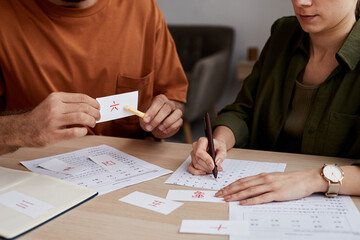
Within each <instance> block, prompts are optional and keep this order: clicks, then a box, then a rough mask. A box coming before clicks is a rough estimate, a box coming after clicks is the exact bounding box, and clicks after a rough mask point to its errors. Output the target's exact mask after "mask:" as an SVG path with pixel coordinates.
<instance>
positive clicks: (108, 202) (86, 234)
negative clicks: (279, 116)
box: [0, 136, 360, 240]
mask: <svg viewBox="0 0 360 240" xmlns="http://www.w3.org/2000/svg"><path fill="white" fill-rule="evenodd" d="M100 144H107V145H109V146H112V147H114V148H117V149H119V150H121V151H123V152H126V153H128V154H131V155H133V156H136V157H138V158H140V159H143V160H145V161H148V162H150V163H152V164H155V165H158V166H160V167H163V168H166V169H171V170H173V171H175V170H176V169H177V168H178V167H179V166H180V165H181V163H182V162H183V161H184V160H185V159H186V158H187V157H188V155H189V153H190V151H191V145H190V144H180V143H169V142H149V141H141V140H133V139H123V138H113V137H101V136H86V137H83V138H79V139H73V140H70V141H64V142H60V143H57V144H55V145H52V146H49V147H46V148H21V149H19V150H18V151H16V152H14V153H10V154H5V155H2V156H0V166H2V167H9V168H13V169H20V170H26V169H25V168H24V167H23V166H22V165H20V163H19V162H20V161H24V160H32V159H36V158H42V157H48V156H51V155H55V154H60V153H65V152H70V151H74V150H78V149H82V148H86V147H92V146H97V145H100ZM228 158H232V159H244V160H253V161H266V162H286V163H287V167H286V171H295V170H300V169H310V168H315V167H321V166H322V165H323V164H324V163H335V162H337V163H339V164H341V165H345V164H351V163H352V162H353V160H350V159H340V158H330V157H319V156H311V155H300V154H286V153H277V152H263V151H252V150H243V149H232V150H231V151H229V153H228ZM168 177H169V175H167V176H163V177H160V178H157V179H154V180H151V181H147V182H144V183H140V184H137V185H134V186H130V187H126V188H123V189H119V190H117V191H113V192H111V193H108V194H105V195H102V196H98V197H95V198H93V199H91V200H90V201H87V202H85V203H84V204H82V205H80V206H78V207H76V208H75V209H73V210H71V211H69V212H67V213H64V214H62V215H60V216H59V217H57V218H55V219H53V220H51V221H50V222H48V223H46V224H44V225H42V226H40V227H38V228H36V229H34V230H32V231H31V232H29V233H27V234H25V235H23V236H21V237H20V238H19V239H52V240H56V239H76V240H77V239H87V240H88V239H101V240H104V239H136V240H138V239H164V240H170V239H176V240H179V239H196V240H198V239H209V240H211V239H228V237H227V236H215V235H196V234H179V233H178V232H179V228H180V225H181V221H182V219H206V220H227V219H228V218H229V215H228V210H229V209H228V204H223V203H196V202H186V203H185V204H184V205H183V206H181V207H180V208H178V209H176V210H175V211H174V212H172V213H170V214H169V215H163V214H160V213H155V212H152V211H150V210H146V209H143V208H139V207H135V206H132V205H129V204H126V203H123V202H120V201H118V199H119V198H122V197H124V196H126V195H127V194H129V193H132V192H133V191H141V192H144V193H148V194H152V195H155V196H159V197H163V198H165V197H166V194H167V192H168V190H169V189H191V188H189V187H184V186H176V185H169V184H164V182H165V180H166V179H167V178H168ZM352 199H353V201H354V202H355V204H356V206H357V207H358V208H359V209H360V198H359V197H353V198H352Z"/></svg>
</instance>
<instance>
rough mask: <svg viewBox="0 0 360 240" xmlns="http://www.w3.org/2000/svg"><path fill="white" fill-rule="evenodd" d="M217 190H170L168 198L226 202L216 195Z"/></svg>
mask: <svg viewBox="0 0 360 240" xmlns="http://www.w3.org/2000/svg"><path fill="white" fill-rule="evenodd" d="M216 192H217V191H202V190H169V192H168V194H167V196H166V199H168V200H173V201H192V202H217V203H226V202H225V201H224V199H223V198H218V197H215V193H216Z"/></svg>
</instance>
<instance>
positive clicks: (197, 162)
mask: <svg viewBox="0 0 360 240" xmlns="http://www.w3.org/2000/svg"><path fill="white" fill-rule="evenodd" d="M192 146H193V150H192V151H191V153H190V155H191V164H189V166H188V171H189V172H190V173H192V174H194V175H205V174H207V173H211V172H212V170H213V169H214V167H215V166H214V161H213V159H212V158H211V156H210V155H209V153H208V152H207V149H208V146H209V145H208V140H207V138H205V137H202V138H199V140H198V141H197V142H194V143H193V145H192ZM214 148H215V162H216V165H217V167H218V170H219V171H222V170H223V169H222V167H221V163H222V162H223V161H224V159H225V158H226V144H225V143H224V142H223V141H220V140H218V139H216V138H214Z"/></svg>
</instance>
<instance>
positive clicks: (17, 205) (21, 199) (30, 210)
mask: <svg viewBox="0 0 360 240" xmlns="http://www.w3.org/2000/svg"><path fill="white" fill-rule="evenodd" d="M0 204H3V205H5V206H6V207H8V208H11V209H13V210H15V211H18V212H20V213H23V214H25V215H28V216H30V217H32V218H36V217H38V216H40V215H41V214H42V213H43V212H45V211H47V210H49V209H51V208H55V207H54V206H53V205H51V204H49V203H46V202H44V201H41V200H39V199H36V198H33V197H30V196H28V195H25V194H22V193H19V192H17V191H10V192H7V193H4V194H1V195H0Z"/></svg>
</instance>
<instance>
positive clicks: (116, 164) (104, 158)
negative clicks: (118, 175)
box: [89, 154, 129, 172]
mask: <svg viewBox="0 0 360 240" xmlns="http://www.w3.org/2000/svg"><path fill="white" fill-rule="evenodd" d="M89 159H90V160H92V161H93V162H95V163H96V164H98V165H99V166H101V167H102V168H104V169H105V170H107V171H109V172H117V171H119V170H125V169H127V168H129V166H128V165H126V164H124V163H122V162H120V161H118V160H116V159H115V158H113V157H111V156H109V155H106V154H103V155H98V156H90V157H89Z"/></svg>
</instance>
